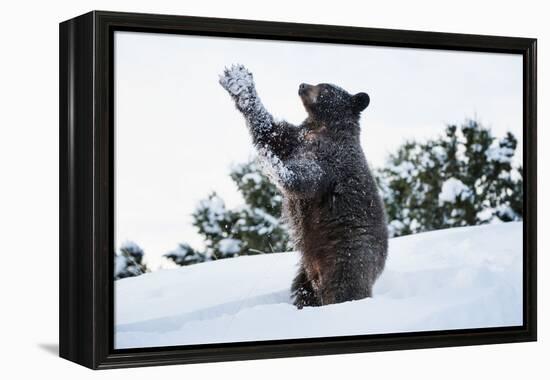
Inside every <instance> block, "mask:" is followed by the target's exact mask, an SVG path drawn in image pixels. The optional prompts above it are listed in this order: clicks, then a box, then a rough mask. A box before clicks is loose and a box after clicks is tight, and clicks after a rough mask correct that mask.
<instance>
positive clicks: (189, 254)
mask: <svg viewBox="0 0 550 380" xmlns="http://www.w3.org/2000/svg"><path fill="white" fill-rule="evenodd" d="M230 177H231V179H232V180H233V181H234V182H235V184H236V186H237V188H238V189H239V191H240V192H241V195H242V197H243V199H244V201H245V204H244V205H243V206H241V207H239V208H235V209H227V208H226V206H225V202H224V201H223V199H222V198H221V197H220V196H219V195H217V194H216V193H215V192H214V193H212V194H210V195H209V196H208V197H207V198H206V199H204V200H202V201H200V202H199V205H198V206H197V208H196V210H195V211H194V212H193V225H194V226H195V227H196V228H197V230H198V233H199V234H200V235H202V236H203V238H204V244H205V250H204V251H203V252H200V251H198V250H195V249H193V248H191V247H190V246H189V245H188V244H186V243H182V244H180V245H179V247H178V248H177V249H176V250H175V251H172V252H170V253H168V254H166V255H164V256H165V257H166V258H167V259H169V260H171V261H173V262H174V263H176V264H178V265H190V264H195V263H198V262H203V261H208V260H217V259H223V258H229V257H235V256H241V255H254V254H260V253H271V252H284V251H289V250H291V245H290V243H289V237H288V233H287V231H286V229H285V228H284V226H283V225H282V224H281V223H280V221H279V219H280V216H281V207H282V197H281V194H280V193H279V191H278V190H277V188H276V187H275V186H274V185H273V184H272V183H271V182H270V181H269V179H268V178H267V177H266V176H265V175H264V174H263V173H262V171H261V168H260V166H259V165H258V163H257V161H256V160H250V161H249V162H246V163H244V164H240V165H235V166H234V167H233V168H232V169H231V172H230Z"/></svg>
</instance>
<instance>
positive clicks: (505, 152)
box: [377, 120, 523, 236]
mask: <svg viewBox="0 0 550 380" xmlns="http://www.w3.org/2000/svg"><path fill="white" fill-rule="evenodd" d="M516 147H517V140H516V138H515V137H514V135H513V134H511V133H507V134H506V136H504V138H502V139H500V140H498V139H496V138H495V137H494V136H493V135H492V133H491V131H490V129H488V128H485V127H483V126H482V125H481V124H480V123H479V122H477V121H475V120H467V121H466V122H465V123H464V124H462V125H461V126H460V128H458V127H457V126H455V125H449V126H447V127H446V129H445V134H444V135H443V136H440V137H439V138H436V139H431V140H428V141H426V142H416V141H410V142H407V143H405V144H404V145H402V146H401V147H400V148H399V149H398V151H397V153H395V154H392V155H390V156H389V159H388V162H387V165H386V167H384V168H382V169H380V170H378V171H377V174H378V175H377V180H378V183H379V186H380V188H381V192H382V196H383V198H384V203H385V204H386V211H387V213H388V219H389V229H390V234H391V235H392V236H400V235H407V234H410V233H416V232H423V231H430V230H435V229H440V228H450V227H458V226H466V225H477V224H484V223H489V222H493V221H512V220H521V218H522V215H523V208H522V203H523V177H522V168H521V166H517V167H516V166H514V165H513V162H512V158H513V156H514V154H515V150H516Z"/></svg>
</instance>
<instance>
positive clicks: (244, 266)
mask: <svg viewBox="0 0 550 380" xmlns="http://www.w3.org/2000/svg"><path fill="white" fill-rule="evenodd" d="M298 259H299V257H298V254H296V253H278V254H270V255H259V256H243V257H239V258H235V259H225V260H219V261H213V262H207V263H203V264H196V265H192V266H187V267H182V268H178V269H171V270H161V271H158V272H154V273H148V274H145V275H142V276H139V277H133V278H127V279H123V280H119V281H116V282H115V321H116V328H115V333H116V337H115V345H116V348H133V347H153V346H168V345H186V344H203V343H221V342H236V341H256V340H270V339H292V338H310V337H323V336H342V335H359V334H361V335H362V334H377V333H394V332H412V331H427V330H449V329H465V328H480V327H501V326H516V325H521V324H522V223H520V222H514V223H504V224H495V225H485V226H477V227H463V228H454V229H448V230H440V231H433V232H428V233H422V234H416V235H410V236H405V237H400V238H394V239H391V240H390V249H389V257H388V261H387V263H386V269H385V271H384V273H383V274H382V276H381V277H380V278H379V280H378V282H377V283H376V285H375V287H374V297H373V298H368V299H363V300H359V301H352V302H345V303H342V304H336V305H328V306H323V307H317V308H311V307H309V308H304V309H303V310H297V309H296V308H295V307H294V306H293V305H292V304H291V301H290V291H289V288H290V283H291V281H292V278H293V276H294V275H295V273H296V271H297V263H298Z"/></svg>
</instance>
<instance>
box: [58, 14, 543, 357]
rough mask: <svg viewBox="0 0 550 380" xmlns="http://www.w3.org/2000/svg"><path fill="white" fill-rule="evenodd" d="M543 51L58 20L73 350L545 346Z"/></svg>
mask: <svg viewBox="0 0 550 380" xmlns="http://www.w3.org/2000/svg"><path fill="white" fill-rule="evenodd" d="M535 242H536V40H534V39H529V38H514V37H497V36H479V35H460V34H444V33H432V32H429V33H428V32H412V31H399V30H383V29H368V28H356V27H342V26H325V25H306V24H290V23H277V22H259V21H245V20H228V19H215V18H197V17H184V16H166V15H148V14H133V13H114V12H103V11H94V12H90V13H88V14H85V15H82V16H79V17H77V18H74V19H71V20H68V21H65V22H63V23H61V24H60V247H61V248H60V355H61V356H62V357H64V358H67V359H69V360H72V361H74V362H77V363H80V364H82V365H85V366H87V367H90V368H115V367H127V366H145V365H158V364H173V363H196V362H207V361H221V360H240V359H255V358H273V357H284V356H297V355H321V354H334V353H348V352H364V351H374V350H397V349H413V348H427V347H443V346H456V345H473V344H489V343H507V342H525V341H532V340H536V245H535V244H536V243H535Z"/></svg>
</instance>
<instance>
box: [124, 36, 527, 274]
mask: <svg viewBox="0 0 550 380" xmlns="http://www.w3.org/2000/svg"><path fill="white" fill-rule="evenodd" d="M232 63H242V64H244V65H246V66H247V67H248V69H249V70H250V71H252V73H253V74H254V79H255V81H256V87H257V89H258V93H259V94H260V96H261V98H262V100H263V102H264V104H265V105H266V107H267V108H268V110H270V111H271V112H272V113H273V115H274V116H276V117H278V118H284V119H286V120H288V121H290V122H293V123H296V124H299V123H300V122H301V121H302V120H303V119H304V118H305V116H306V114H305V111H304V109H303V106H302V104H301V101H300V99H299V97H298V94H297V92H298V85H299V84H300V83H302V82H306V83H311V84H316V83H320V82H328V83H334V84H337V85H339V86H341V87H343V88H345V89H346V90H348V91H349V92H351V93H355V92H360V91H364V92H367V93H368V94H369V95H370V98H371V103H370V105H369V107H368V108H367V109H366V110H365V112H364V113H363V116H362V119H361V127H362V135H361V138H362V145H363V149H364V151H365V155H366V157H367V160H368V161H369V163H370V164H371V166H372V167H378V166H381V165H383V163H384V160H385V157H386V156H387V155H388V153H390V152H393V151H395V149H396V148H397V147H398V146H399V145H400V144H401V143H403V142H404V141H405V140H406V139H424V138H428V137H433V136H436V135H437V134H440V133H441V132H442V130H443V128H444V127H445V125H446V124H448V123H461V122H462V121H464V120H465V119H466V118H473V117H476V118H477V119H478V120H480V121H481V122H482V123H484V124H485V125H487V126H489V127H491V128H492V130H493V132H494V134H495V135H496V136H498V137H500V136H503V135H504V133H505V132H506V131H511V132H513V133H514V134H515V135H516V137H518V139H519V143H520V144H519V145H520V149H519V151H518V156H519V157H521V144H522V142H523V140H522V136H521V129H522V57H521V56H520V55H507V54H489V53H471V52H449V51H437V50H420V49H405V48H383V47H367V46H350V45H332V44H317V43H301V42H280V41H263V40H246V39H232V38H231V39H229V38H214V37H195V36H178V35H164V34H148V33H136V32H116V34H115V98H116V103H115V131H116V132H115V133H116V145H115V150H116V153H115V154H116V164H115V165H116V199H115V207H116V216H115V218H116V234H115V236H116V245H117V247H118V246H120V243H121V242H123V241H125V240H132V241H135V242H136V243H137V244H139V245H140V246H141V247H142V248H144V250H145V252H146V255H147V257H148V261H149V262H150V263H151V264H152V266H153V269H156V267H157V266H158V265H159V264H160V263H161V260H160V257H161V256H162V255H163V254H164V253H167V252H168V251H170V250H172V249H174V248H176V246H177V244H178V243H179V242H184V241H185V242H188V243H191V244H192V245H195V246H197V247H201V238H200V236H198V235H197V234H196V232H195V229H194V227H192V226H191V221H192V218H191V213H192V212H193V210H194V209H195V206H196V204H197V202H198V201H199V200H200V199H203V198H204V197H206V196H207V194H208V193H209V192H211V191H214V190H215V191H216V192H217V193H218V194H219V195H220V196H221V197H222V198H223V199H225V200H226V204H227V206H228V207H232V206H236V205H238V204H240V203H241V202H242V200H241V198H240V196H239V194H238V192H237V190H236V188H235V186H234V185H233V182H232V181H231V179H230V178H229V176H228V174H229V169H230V166H231V164H232V163H240V162H243V161H245V160H246V159H247V158H248V157H250V156H251V155H252V154H253V149H252V145H251V141H250V138H249V135H248V132H247V129H246V126H245V123H244V121H243V118H242V116H241V115H240V114H239V113H238V112H237V111H236V109H235V107H234V105H233V102H232V101H231V99H230V97H229V95H228V94H227V93H226V92H225V91H224V90H223V89H222V88H221V86H220V85H219V84H218V75H219V74H220V73H221V72H222V70H223V68H224V66H229V65H231V64H232Z"/></svg>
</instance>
